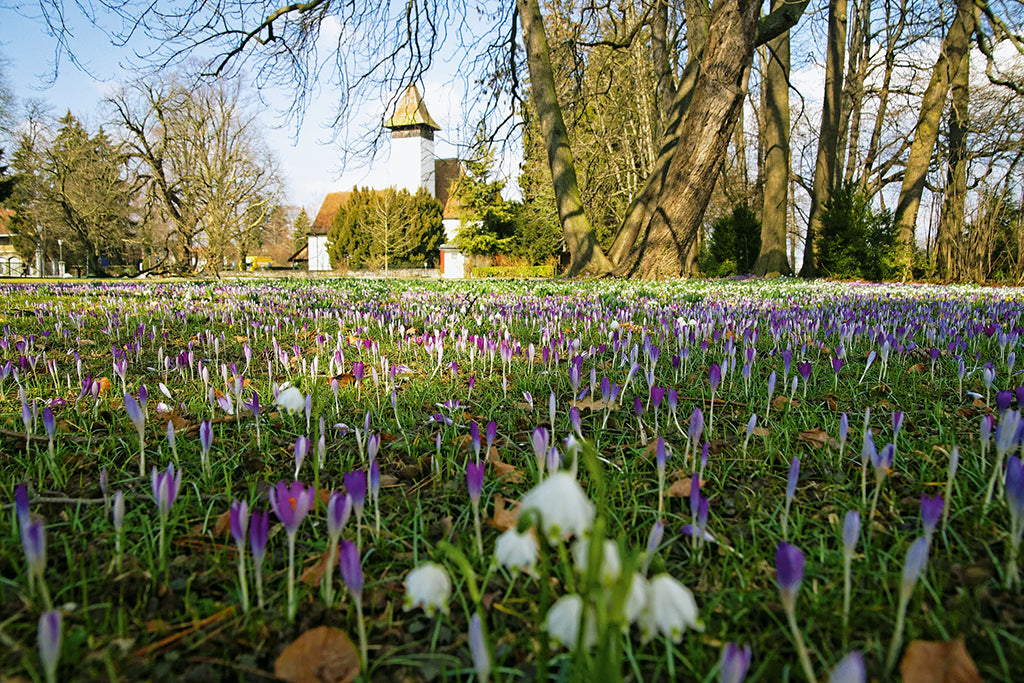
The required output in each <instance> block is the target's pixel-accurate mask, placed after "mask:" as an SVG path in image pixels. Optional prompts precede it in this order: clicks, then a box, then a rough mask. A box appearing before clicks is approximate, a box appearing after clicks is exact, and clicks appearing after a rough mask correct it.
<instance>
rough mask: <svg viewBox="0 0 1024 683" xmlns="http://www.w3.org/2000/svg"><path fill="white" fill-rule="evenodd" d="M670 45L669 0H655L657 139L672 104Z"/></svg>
mask: <svg viewBox="0 0 1024 683" xmlns="http://www.w3.org/2000/svg"><path fill="white" fill-rule="evenodd" d="M670 52H671V51H670V50H669V46H668V0H655V5H654V12H653V14H652V15H651V64H652V66H653V67H654V77H655V78H656V79H657V80H658V90H657V93H658V100H657V101H658V105H657V111H658V122H659V123H660V124H661V125H660V126H659V127H658V130H657V136H656V138H655V139H660V138H661V136H662V134H663V133H664V131H665V121H666V120H667V119H668V110H669V107H671V106H672V94H673V92H674V90H673V87H672V78H673V76H674V74H673V73H672V60H671V57H670Z"/></svg>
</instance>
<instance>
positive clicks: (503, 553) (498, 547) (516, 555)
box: [494, 528, 540, 576]
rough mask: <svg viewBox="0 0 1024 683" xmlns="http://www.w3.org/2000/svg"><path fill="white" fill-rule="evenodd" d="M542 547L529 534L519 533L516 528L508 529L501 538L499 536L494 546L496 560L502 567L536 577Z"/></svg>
mask: <svg viewBox="0 0 1024 683" xmlns="http://www.w3.org/2000/svg"><path fill="white" fill-rule="evenodd" d="M539 551H540V546H539V545H538V544H537V539H536V538H534V537H533V535H532V534H531V533H529V532H526V533H524V534H521V533H519V532H518V531H516V530H515V529H514V528H512V529H508V530H507V531H505V533H503V534H502V535H501V536H498V540H497V542H496V543H495V544H494V559H495V560H496V561H497V563H498V564H499V565H501V566H502V567H506V568H507V569H509V570H511V571H512V572H519V571H522V572H526V573H527V574H529V575H530V576H535V575H536V574H535V570H534V567H535V566H536V564H537V553H538V552H539Z"/></svg>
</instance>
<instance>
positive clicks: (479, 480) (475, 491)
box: [466, 462, 484, 508]
mask: <svg viewBox="0 0 1024 683" xmlns="http://www.w3.org/2000/svg"><path fill="white" fill-rule="evenodd" d="M466 487H467V488H468V489H469V499H470V500H471V501H472V502H473V507H474V508H478V507H479V506H480V495H481V493H482V492H483V488H484V463H482V462H476V463H473V462H467V463H466Z"/></svg>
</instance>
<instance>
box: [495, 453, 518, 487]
mask: <svg viewBox="0 0 1024 683" xmlns="http://www.w3.org/2000/svg"><path fill="white" fill-rule="evenodd" d="M491 468H492V469H493V470H494V476H495V477H497V478H498V479H503V480H505V481H508V482H510V483H512V484H521V483H522V482H523V480H524V477H523V473H522V472H520V471H519V470H517V469H516V468H515V467H514V466H512V465H509V464H508V463H507V462H502V461H500V460H498V459H496V458H492V459H491Z"/></svg>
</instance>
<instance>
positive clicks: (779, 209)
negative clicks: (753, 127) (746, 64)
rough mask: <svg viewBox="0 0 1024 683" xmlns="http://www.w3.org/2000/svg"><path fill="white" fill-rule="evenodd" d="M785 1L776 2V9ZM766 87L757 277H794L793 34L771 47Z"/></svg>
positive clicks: (777, 39)
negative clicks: (790, 246) (789, 241)
mask: <svg viewBox="0 0 1024 683" xmlns="http://www.w3.org/2000/svg"><path fill="white" fill-rule="evenodd" d="M784 1H785V0H773V2H772V9H775V8H776V7H778V6H779V5H780V4H781V3H782V2H784ZM768 48H769V49H768V55H769V57H768V67H767V69H766V76H765V85H764V106H763V107H762V112H761V115H762V117H763V120H764V128H763V130H764V135H763V139H764V149H765V151H764V166H763V168H764V185H763V187H764V197H763V203H762V205H761V253H760V254H759V255H758V257H757V263H755V264H754V273H755V274H756V275H767V274H768V273H780V274H782V275H792V274H793V269H792V268H791V267H790V263H789V260H788V259H787V258H786V221H787V218H788V213H789V212H788V208H789V207H788V203H787V198H788V197H789V169H790V149H789V31H786V32H785V33H782V34H780V35H779V36H778V37H777V38H775V39H774V40H772V41H771V42H770V43H768Z"/></svg>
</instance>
